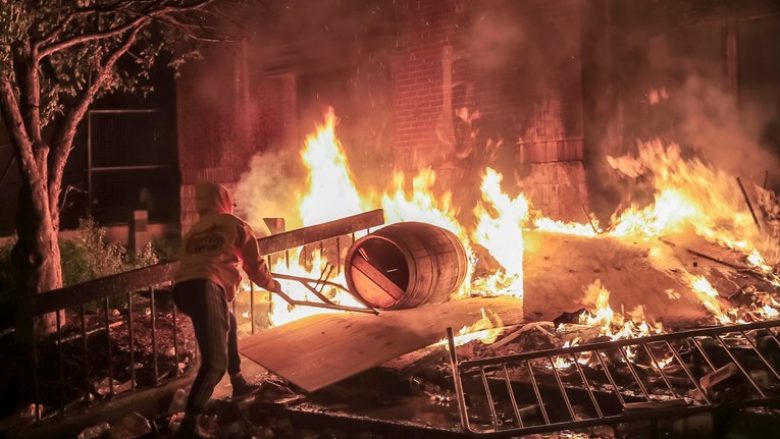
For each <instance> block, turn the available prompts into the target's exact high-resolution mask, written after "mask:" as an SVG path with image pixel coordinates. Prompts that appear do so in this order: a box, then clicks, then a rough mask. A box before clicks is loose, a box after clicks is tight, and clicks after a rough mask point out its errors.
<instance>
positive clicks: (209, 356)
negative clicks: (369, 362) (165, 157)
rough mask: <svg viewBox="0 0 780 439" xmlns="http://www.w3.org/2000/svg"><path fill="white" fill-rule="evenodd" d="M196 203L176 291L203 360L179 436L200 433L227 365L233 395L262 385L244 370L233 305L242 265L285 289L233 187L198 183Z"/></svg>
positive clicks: (264, 284) (263, 282) (275, 288)
mask: <svg viewBox="0 0 780 439" xmlns="http://www.w3.org/2000/svg"><path fill="white" fill-rule="evenodd" d="M195 204H196V208H197V211H198V217H199V218H198V221H197V222H196V223H195V224H193V225H192V227H191V228H190V230H189V231H188V232H187V233H186V234H185V235H184V238H183V243H182V244H183V245H182V247H183V248H182V252H181V253H182V254H181V264H180V266H179V270H178V272H177V273H176V274H175V276H174V279H175V281H176V284H175V286H174V289H173V294H174V300H175V302H176V305H177V306H178V307H179V309H181V310H182V311H183V312H184V313H185V314H187V315H188V316H189V317H190V318H191V319H192V326H193V329H194V331H195V338H196V339H197V341H198V348H199V349H200V355H201V357H200V358H201V365H200V369H199V370H198V374H197V376H196V377H195V381H194V382H193V384H192V389H191V390H190V394H189V396H188V399H187V406H186V409H185V416H184V419H183V420H182V423H181V426H180V428H179V431H178V433H177V437H200V436H199V435H200V433H199V431H198V429H197V426H196V424H197V422H196V420H197V416H198V415H199V414H200V413H201V412H202V411H203V408H204V406H205V405H206V403H207V402H208V400H209V398H210V397H211V395H212V393H213V391H214V387H215V386H216V385H217V383H219V381H220V380H221V379H222V377H223V376H224V375H225V372H226V371H227V372H228V373H229V375H230V382H231V384H232V386H233V396H234V397H239V396H244V395H247V394H250V393H252V392H253V391H255V390H257V388H258V387H259V386H258V385H256V384H251V383H249V382H247V380H246V379H245V378H244V377H243V375H241V359H240V357H239V354H238V339H237V334H236V318H235V316H234V315H233V313H232V312H231V311H230V307H229V306H228V303H229V302H230V301H232V300H233V299H234V298H235V295H236V291H237V290H238V287H239V283H240V282H241V273H240V271H239V267H240V268H241V269H243V271H244V272H245V273H246V274H247V276H249V279H250V280H251V281H252V282H254V283H255V284H257V285H258V286H260V287H261V288H265V289H266V290H269V291H272V292H280V291H281V287H280V285H279V282H278V281H276V280H274V279H273V277H271V273H270V271H269V270H268V267H267V266H266V264H265V261H264V259H263V258H262V256H261V255H260V251H259V248H258V245H257V238H256V237H255V232H254V230H253V229H252V227H251V226H250V225H249V224H247V223H246V222H244V221H242V220H241V219H239V218H238V217H236V216H235V215H233V207H234V204H233V199H232V197H231V195H230V192H229V191H228V190H227V189H226V188H225V187H224V186H222V185H220V184H215V183H207V182H203V183H198V184H197V185H196V186H195Z"/></svg>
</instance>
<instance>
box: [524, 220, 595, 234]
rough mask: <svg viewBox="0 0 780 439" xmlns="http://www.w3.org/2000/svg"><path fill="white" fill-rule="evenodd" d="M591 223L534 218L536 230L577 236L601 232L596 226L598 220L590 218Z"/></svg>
mask: <svg viewBox="0 0 780 439" xmlns="http://www.w3.org/2000/svg"><path fill="white" fill-rule="evenodd" d="M592 221H593V225H592V226H591V225H590V224H580V223H575V222H564V221H558V220H554V219H551V218H547V217H539V218H536V219H534V221H533V223H534V227H536V229H538V230H543V231H546V232H557V233H566V234H569V235H578V236H596V235H598V234H599V233H601V232H602V230H601V229H600V228H599V226H598V221H596V220H592Z"/></svg>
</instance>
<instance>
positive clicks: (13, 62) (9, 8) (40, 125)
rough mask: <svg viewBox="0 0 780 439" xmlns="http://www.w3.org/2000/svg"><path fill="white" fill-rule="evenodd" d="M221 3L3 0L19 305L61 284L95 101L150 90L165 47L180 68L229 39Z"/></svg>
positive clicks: (0, 79) (1, 85)
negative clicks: (80, 130)
mask: <svg viewBox="0 0 780 439" xmlns="http://www.w3.org/2000/svg"><path fill="white" fill-rule="evenodd" d="M218 1H219V0H0V115H1V116H2V121H3V123H4V124H5V127H6V129H7V131H8V133H9V136H10V139H11V143H12V145H13V148H14V151H15V153H16V157H17V163H18V165H19V170H20V173H21V176H22V182H23V183H22V189H21V193H20V201H19V216H18V218H17V223H16V224H17V233H18V240H17V243H16V245H15V247H14V250H13V256H12V257H13V263H14V266H15V271H16V274H17V279H18V281H17V291H18V293H19V298H18V300H19V301H20V303H27V304H30V303H32V300H31V298H32V294H34V293H39V292H43V291H48V290H52V289H56V288H59V287H61V286H62V272H61V268H60V249H59V245H58V242H57V236H58V229H59V222H60V211H59V198H60V191H61V187H62V176H63V171H64V169H65V164H66V163H67V160H68V156H69V155H70V152H71V151H72V150H73V140H74V138H75V136H76V131H77V127H78V125H79V122H80V121H81V120H82V119H83V117H84V115H85V114H86V113H87V110H88V109H89V107H90V105H91V104H92V102H93V101H94V100H95V99H96V98H98V97H100V96H101V95H102V94H106V93H111V92H117V91H139V90H141V91H143V90H147V88H148V83H147V82H146V81H145V80H146V79H148V75H149V70H150V68H151V67H152V65H153V64H154V62H155V60H156V59H158V56H159V55H160V53H161V51H163V50H167V51H169V52H171V53H173V54H174V57H173V58H172V59H173V61H172V62H171V65H172V66H173V67H176V66H178V65H179V64H180V62H181V61H182V60H184V59H186V58H187V57H191V56H195V55H197V50H196V44H195V43H197V42H199V41H204V40H205V41H224V40H225V38H226V36H225V35H224V34H220V33H219V32H218V31H217V27H216V22H217V21H219V20H223V21H224V19H226V18H227V17H226V16H225V15H224V14H223V13H222V12H221V11H220V10H219V9H218V7H219V6H220V5H218V4H217V2H218ZM215 19H216V20H215ZM44 327H46V328H47V329H51V319H48V322H47V323H46V324H45V325H44Z"/></svg>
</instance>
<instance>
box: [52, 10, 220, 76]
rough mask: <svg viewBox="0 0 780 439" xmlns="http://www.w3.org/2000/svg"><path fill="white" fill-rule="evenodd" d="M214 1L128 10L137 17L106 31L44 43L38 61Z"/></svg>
mask: <svg viewBox="0 0 780 439" xmlns="http://www.w3.org/2000/svg"><path fill="white" fill-rule="evenodd" d="M214 1H216V0H197V1H195V2H193V3H190V4H186V3H181V4H177V5H166V4H165V3H164V2H159V3H161V4H162V5H160V6H157V7H156V8H152V9H150V10H139V11H131V10H126V11H127V12H128V13H131V14H137V17H136V18H134V19H132V20H130V21H129V22H127V23H125V24H122V25H118V26H116V27H113V28H110V29H107V30H105V31H100V32H92V33H87V34H81V35H76V36H73V37H70V38H67V39H65V40H62V41H59V42H56V43H51V44H47V45H43V46H42V47H41V48H40V51H39V52H38V59H37V61H40V60H41V59H43V58H45V57H47V56H49V55H51V54H53V53H56V52H60V51H62V50H65V49H68V48H70V47H73V46H76V45H79V44H84V43H88V42H90V41H96V40H103V39H106V38H112V37H116V36H119V35H122V34H124V33H125V32H127V31H129V30H132V29H134V28H137V27H138V26H139V25H141V23H142V22H144V20H147V19H149V18H153V17H158V16H161V15H166V14H172V13H177V12H186V11H192V10H197V9H202V8H204V7H205V6H208V5H209V4H211V3H213V2H214ZM120 3H122V2H120ZM153 4H154V3H153ZM114 10H119V9H114Z"/></svg>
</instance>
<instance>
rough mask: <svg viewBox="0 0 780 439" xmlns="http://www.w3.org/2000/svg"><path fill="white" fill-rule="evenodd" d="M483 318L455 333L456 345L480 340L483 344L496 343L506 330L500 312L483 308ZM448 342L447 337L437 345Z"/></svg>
mask: <svg viewBox="0 0 780 439" xmlns="http://www.w3.org/2000/svg"><path fill="white" fill-rule="evenodd" d="M481 313H482V318H480V319H479V320H477V321H476V322H474V324H473V325H470V326H464V327H462V328H461V329H460V331H458V333H457V334H456V335H455V337H454V340H455V346H462V345H464V344H466V343H469V342H472V341H476V340H478V341H480V342H481V343H482V344H492V343H495V341H496V339H498V336H499V335H501V334H502V333H503V332H504V328H503V322H502V321H501V317H499V316H498V314H496V313H494V312H492V311H490V310H485V308H482V310H481ZM447 343H448V341H447V339H446V338H443V339H441V340H439V341H438V342H437V343H435V345H437V346H438V345H446V344H447Z"/></svg>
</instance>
